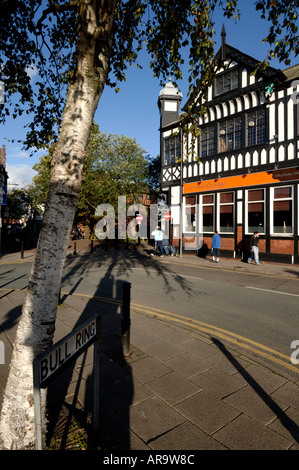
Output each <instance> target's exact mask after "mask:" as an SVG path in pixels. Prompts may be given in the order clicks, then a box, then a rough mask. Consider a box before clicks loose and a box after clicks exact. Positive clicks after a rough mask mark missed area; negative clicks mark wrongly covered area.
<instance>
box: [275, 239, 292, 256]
mask: <svg viewBox="0 0 299 470" xmlns="http://www.w3.org/2000/svg"><path fill="white" fill-rule="evenodd" d="M270 253H278V254H285V255H293V254H294V240H271V241H270Z"/></svg>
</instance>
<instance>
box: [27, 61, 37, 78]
mask: <svg viewBox="0 0 299 470" xmlns="http://www.w3.org/2000/svg"><path fill="white" fill-rule="evenodd" d="M37 72H38V70H37V67H36V66H35V65H33V64H32V65H28V66H27V67H26V73H27V75H28V76H29V77H30V79H31V80H32V79H33V78H34V77H35V75H37Z"/></svg>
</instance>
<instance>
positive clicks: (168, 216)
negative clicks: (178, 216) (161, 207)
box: [164, 212, 170, 221]
mask: <svg viewBox="0 0 299 470" xmlns="http://www.w3.org/2000/svg"><path fill="white" fill-rule="evenodd" d="M164 220H167V221H168V220H170V212H165V214H164Z"/></svg>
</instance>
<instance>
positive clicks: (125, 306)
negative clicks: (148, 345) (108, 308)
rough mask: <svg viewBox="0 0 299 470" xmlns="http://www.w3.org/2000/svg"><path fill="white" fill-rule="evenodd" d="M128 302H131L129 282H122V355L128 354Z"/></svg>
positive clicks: (129, 321)
mask: <svg viewBox="0 0 299 470" xmlns="http://www.w3.org/2000/svg"><path fill="white" fill-rule="evenodd" d="M130 303H131V283H130V282H124V283H123V308H122V319H121V344H122V349H123V355H124V356H129V355H130V326H131V318H130Z"/></svg>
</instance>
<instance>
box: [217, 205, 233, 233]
mask: <svg viewBox="0 0 299 470" xmlns="http://www.w3.org/2000/svg"><path fill="white" fill-rule="evenodd" d="M224 207H228V206H224ZM231 209H232V207H231ZM233 229H234V221H233V211H232V210H231V211H228V212H222V211H220V232H233Z"/></svg>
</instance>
